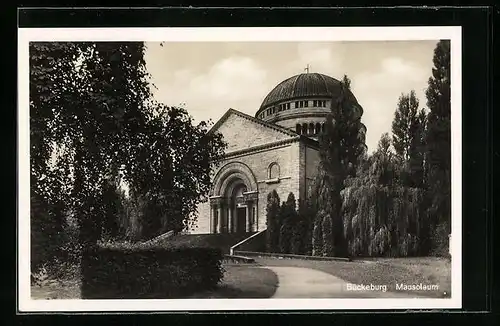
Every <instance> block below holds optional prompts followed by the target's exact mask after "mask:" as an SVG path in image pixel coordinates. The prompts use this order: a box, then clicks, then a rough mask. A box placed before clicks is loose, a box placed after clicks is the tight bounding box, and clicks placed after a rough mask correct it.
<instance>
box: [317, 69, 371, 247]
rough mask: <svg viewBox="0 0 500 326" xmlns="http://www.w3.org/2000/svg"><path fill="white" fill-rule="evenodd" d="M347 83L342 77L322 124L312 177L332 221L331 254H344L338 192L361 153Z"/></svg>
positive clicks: (358, 127)
mask: <svg viewBox="0 0 500 326" xmlns="http://www.w3.org/2000/svg"><path fill="white" fill-rule="evenodd" d="M349 87H350V80H349V78H348V77H347V76H344V78H343V82H341V83H340V94H339V96H338V98H336V99H334V100H333V101H332V105H331V113H330V114H329V115H328V116H327V118H326V122H325V133H323V134H321V135H320V137H319V143H320V150H319V156H320V164H319V172H318V174H317V178H316V187H317V188H318V189H317V190H316V192H317V193H319V196H318V208H319V209H323V210H325V212H326V214H328V215H329V216H330V218H331V221H332V238H333V247H334V249H333V250H332V252H333V253H334V254H335V255H339V256H340V255H346V253H347V248H346V243H345V239H344V231H343V221H342V215H341V211H342V198H341V191H342V190H343V189H344V187H345V181H346V179H347V178H348V177H349V176H354V175H355V173H356V170H357V165H358V164H359V162H360V161H359V158H360V156H361V155H362V154H363V153H364V151H365V145H364V140H363V134H364V133H363V129H364V126H363V124H362V123H361V117H360V116H359V114H358V110H356V109H354V108H353V106H354V103H352V96H350V90H349Z"/></svg>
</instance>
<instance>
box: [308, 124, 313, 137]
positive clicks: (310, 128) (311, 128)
mask: <svg viewBox="0 0 500 326" xmlns="http://www.w3.org/2000/svg"><path fill="white" fill-rule="evenodd" d="M309 134H310V135H314V123H312V122H311V123H310V124H309Z"/></svg>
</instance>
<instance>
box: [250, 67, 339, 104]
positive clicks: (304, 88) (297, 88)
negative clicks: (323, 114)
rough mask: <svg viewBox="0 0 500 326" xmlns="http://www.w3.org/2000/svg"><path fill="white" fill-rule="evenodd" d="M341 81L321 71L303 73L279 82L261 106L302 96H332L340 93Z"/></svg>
mask: <svg viewBox="0 0 500 326" xmlns="http://www.w3.org/2000/svg"><path fill="white" fill-rule="evenodd" d="M339 91H340V81H339V80H337V79H335V78H332V77H330V76H327V75H323V74H320V73H302V74H299V75H295V76H293V77H290V78H288V79H285V80H284V81H282V82H281V83H279V84H278V85H277V86H276V87H275V88H274V89H273V90H272V91H271V92H270V93H269V94H268V95H267V96H266V97H265V98H264V100H263V101H262V104H261V106H260V108H259V111H260V109H262V108H265V107H268V106H270V105H273V104H275V103H278V102H282V101H286V100H291V99H294V98H300V97H312V96H319V97H323V96H325V97H332V96H335V95H337V94H339Z"/></svg>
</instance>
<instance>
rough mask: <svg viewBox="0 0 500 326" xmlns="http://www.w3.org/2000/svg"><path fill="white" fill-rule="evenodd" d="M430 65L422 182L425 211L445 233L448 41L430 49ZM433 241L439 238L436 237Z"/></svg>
mask: <svg viewBox="0 0 500 326" xmlns="http://www.w3.org/2000/svg"><path fill="white" fill-rule="evenodd" d="M433 63H434V67H433V68H432V76H431V77H430V78H429V81H428V88H427V90H426V98H427V107H428V110H429V113H428V117H427V136H426V148H427V151H426V167H427V171H426V184H427V186H428V196H427V198H428V201H429V209H428V214H429V216H430V218H431V223H432V224H433V225H444V226H445V227H444V228H442V229H444V231H443V234H441V235H439V236H438V237H447V235H448V234H449V232H451V229H450V222H451V172H450V171H451V124H450V123H451V121H450V117H451V102H450V92H451V89H450V41H449V40H441V41H439V42H438V43H437V45H436V47H435V49H434V57H433ZM435 242H442V241H438V240H436V241H435Z"/></svg>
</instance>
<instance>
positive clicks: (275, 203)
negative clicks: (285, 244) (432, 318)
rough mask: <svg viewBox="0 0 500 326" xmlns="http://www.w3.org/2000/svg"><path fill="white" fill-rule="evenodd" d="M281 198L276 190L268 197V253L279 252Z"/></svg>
mask: <svg viewBox="0 0 500 326" xmlns="http://www.w3.org/2000/svg"><path fill="white" fill-rule="evenodd" d="M279 214H280V197H279V195H278V193H277V192H276V190H273V191H271V192H270V193H269V194H268V195H267V206H266V219H267V220H266V224H267V232H266V243H267V251H268V252H278V250H279V248H278V247H279V235H280V219H279V218H280V216H279Z"/></svg>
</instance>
